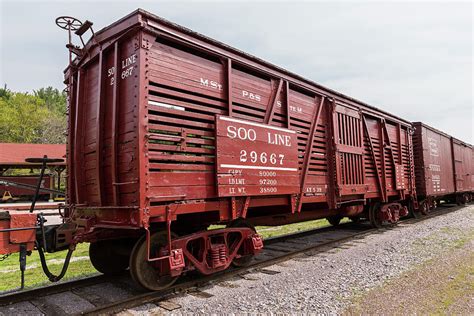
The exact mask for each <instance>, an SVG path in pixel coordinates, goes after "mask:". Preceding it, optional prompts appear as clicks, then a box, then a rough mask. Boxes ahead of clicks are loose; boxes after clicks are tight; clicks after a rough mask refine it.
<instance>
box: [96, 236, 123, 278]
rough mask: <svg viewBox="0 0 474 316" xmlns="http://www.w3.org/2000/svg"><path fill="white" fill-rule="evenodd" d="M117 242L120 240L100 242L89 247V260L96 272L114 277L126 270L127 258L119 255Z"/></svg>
mask: <svg viewBox="0 0 474 316" xmlns="http://www.w3.org/2000/svg"><path fill="white" fill-rule="evenodd" d="M119 242H120V240H102V241H97V242H94V243H91V244H90V245H89V258H90V260H91V263H92V265H93V266H94V268H95V269H96V270H97V271H99V272H100V273H103V274H107V275H115V274H118V273H120V272H123V271H125V270H127V268H128V261H129V257H128V256H127V255H124V254H120V253H119V251H118V245H119V244H118V243H119Z"/></svg>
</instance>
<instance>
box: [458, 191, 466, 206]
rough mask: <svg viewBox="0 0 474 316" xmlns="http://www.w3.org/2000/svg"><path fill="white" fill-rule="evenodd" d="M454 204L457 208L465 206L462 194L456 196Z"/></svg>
mask: <svg viewBox="0 0 474 316" xmlns="http://www.w3.org/2000/svg"><path fill="white" fill-rule="evenodd" d="M456 204H457V205H459V206H461V205H464V204H466V200H465V198H464V195H463V194H458V195H456Z"/></svg>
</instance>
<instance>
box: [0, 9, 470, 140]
mask: <svg viewBox="0 0 474 316" xmlns="http://www.w3.org/2000/svg"><path fill="white" fill-rule="evenodd" d="M0 3H1V6H0V11H1V20H0V46H1V53H0V84H2V85H3V84H5V83H6V84H7V85H8V87H9V88H10V89H12V90H15V91H32V90H34V89H38V88H40V87H44V86H50V85H51V86H53V87H57V88H60V89H62V88H63V84H62V79H63V77H62V70H63V69H64V68H65V66H66V64H67V56H68V55H67V50H66V48H65V46H64V45H65V44H66V41H67V32H66V31H64V30H61V29H59V28H58V27H57V26H56V25H55V24H54V20H55V18H56V17H57V16H60V15H71V16H74V17H76V18H78V19H80V20H82V21H84V20H86V19H88V20H90V21H92V22H94V29H95V30H96V31H98V30H99V29H101V28H102V27H105V26H107V25H108V24H110V23H112V22H113V21H115V20H117V19H119V18H121V17H122V16H124V15H126V14H128V13H130V12H131V11H133V10H135V9H136V8H138V7H141V8H143V9H146V10H149V11H150V12H152V13H155V14H157V15H159V16H162V17H164V18H167V19H169V20H171V21H173V22H176V23H178V24H181V25H184V26H186V27H188V28H191V29H193V30H195V31H198V32H200V33H202V34H205V35H208V36H210V37H212V38H215V39H217V40H219V41H222V42H224V43H227V44H230V45H231V46H234V47H236V48H239V49H241V50H244V51H246V52H248V53H251V54H253V55H256V56H258V57H261V58H263V59H265V60H267V61H269V62H272V63H274V64H276V65H278V66H281V67H283V68H286V69H288V70H290V71H292V72H295V73H297V74H300V75H302V76H304V77H307V78H308V79H311V80H313V81H316V82H318V83H320V84H322V85H324V86H327V87H329V88H332V89H334V90H337V91H339V92H342V93H344V94H347V95H349V96H352V97H355V98H357V99H360V100H362V101H364V102H367V103H369V104H372V105H374V106H377V107H379V108H382V109H384V110H387V111H389V112H391V113H393V114H396V115H398V116H401V117H404V118H406V119H408V120H412V121H420V120H421V121H424V122H425V123H427V124H429V125H432V126H434V127H436V128H438V129H441V130H443V131H445V132H447V133H450V134H451V135H454V136H456V137H458V138H461V139H463V140H465V141H468V142H470V143H474V142H473V107H474V106H473V88H472V86H473V73H472V66H473V39H472V37H473V5H472V2H459V3H453V2H441V3H440V2H426V1H424V2H418V3H413V2H411V3H410V2H383V3H382V2H360V1H358V2H355V1H351V2H333V1H332V2H301V3H298V4H295V3H294V2H290V1H288V2H276V1H270V2H259V3H256V2H255V1H253V2H239V1H235V2H230V3H229V2H227V3H221V2H177V1H173V2H160V1H127V2H117V1H102V2H100V1H94V2H91V1H80V2H79V1H49V2H45V1H18V0H17V1H7V0H0Z"/></svg>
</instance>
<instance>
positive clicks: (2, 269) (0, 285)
mask: <svg viewBox="0 0 474 316" xmlns="http://www.w3.org/2000/svg"><path fill="white" fill-rule="evenodd" d="M65 257H66V251H61V252H57V253H51V254H46V260H47V261H48V267H49V269H50V271H51V273H53V274H59V273H60V271H61V268H62V266H63V262H64V258H65ZM26 265H27V269H26V271H25V287H26V288H32V287H38V286H41V285H45V284H49V283H50V281H49V280H48V278H47V277H46V276H45V275H44V273H43V269H42V268H41V261H40V258H39V254H38V252H36V251H33V253H32V254H31V255H30V256H28V257H27V259H26ZM94 273H97V271H96V270H95V269H94V267H93V266H92V264H91V262H90V260H89V244H79V245H77V247H76V250H75V251H74V253H73V256H72V259H71V262H70V264H69V268H68V271H67V273H66V276H65V277H64V279H65V280H69V279H73V278H78V277H82V276H87V275H92V274H94ZM0 278H1V279H2V282H0V291H8V290H12V289H15V288H17V287H19V286H20V270H19V257H18V254H17V253H15V254H12V255H11V256H9V257H8V258H7V259H6V260H4V261H2V262H0Z"/></svg>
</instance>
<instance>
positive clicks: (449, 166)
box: [413, 123, 455, 196]
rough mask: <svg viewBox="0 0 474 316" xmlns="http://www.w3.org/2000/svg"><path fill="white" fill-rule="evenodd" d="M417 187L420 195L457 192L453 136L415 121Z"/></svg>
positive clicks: (440, 194) (414, 141)
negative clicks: (454, 172) (452, 146)
mask: <svg viewBox="0 0 474 316" xmlns="http://www.w3.org/2000/svg"><path fill="white" fill-rule="evenodd" d="M414 127H415V134H414V137H413V138H414V140H413V143H414V144H413V147H414V152H415V166H416V169H415V170H416V188H417V193H418V194H419V195H420V196H442V195H449V194H453V193H455V185H454V175H453V167H454V163H453V157H452V154H451V152H452V148H451V137H449V136H448V135H446V134H444V133H441V132H438V131H436V130H434V129H431V128H428V127H427V126H426V125H423V124H421V123H414Z"/></svg>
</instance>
